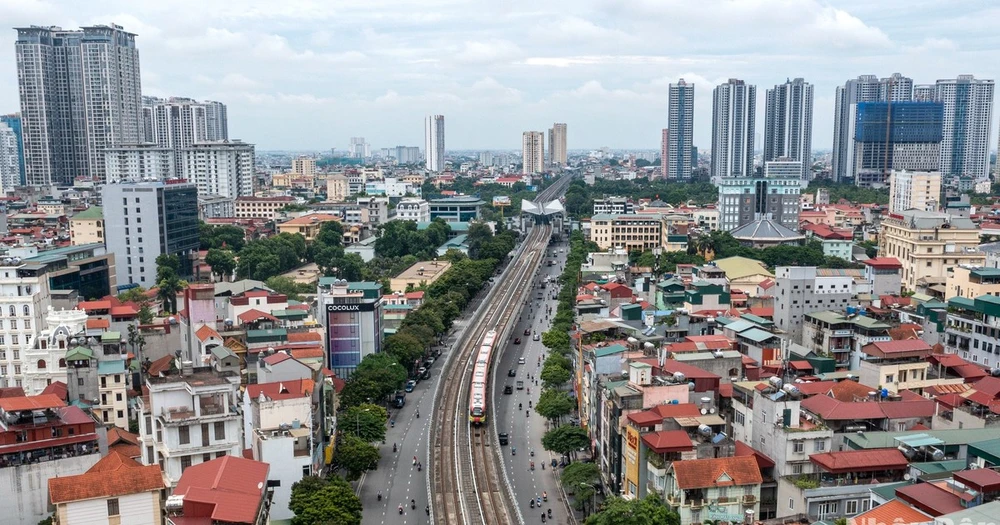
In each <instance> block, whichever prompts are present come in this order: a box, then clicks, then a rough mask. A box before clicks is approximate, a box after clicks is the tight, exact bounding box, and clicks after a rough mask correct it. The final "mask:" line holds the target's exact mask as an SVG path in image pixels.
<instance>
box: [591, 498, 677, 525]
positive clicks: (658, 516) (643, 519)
mask: <svg viewBox="0 0 1000 525" xmlns="http://www.w3.org/2000/svg"><path fill="white" fill-rule="evenodd" d="M648 523H657V524H661V523H662V524H664V525H680V523H681V519H680V516H678V515H677V513H676V512H674V511H672V510H670V507H667V506H666V505H664V503H663V500H662V499H660V498H659V497H657V495H656V494H649V495H647V496H646V497H645V498H643V499H633V500H626V499H623V498H619V497H613V498H611V499H608V500H607V501H605V502H604V504H603V505H601V509H600V511H599V512H598V513H596V514H594V515H592V516H590V517H589V518H587V522H586V525H646V524H648Z"/></svg>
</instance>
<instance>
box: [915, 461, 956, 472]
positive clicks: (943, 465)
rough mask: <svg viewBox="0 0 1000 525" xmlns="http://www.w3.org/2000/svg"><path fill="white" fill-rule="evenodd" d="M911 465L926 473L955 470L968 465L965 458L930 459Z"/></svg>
mask: <svg viewBox="0 0 1000 525" xmlns="http://www.w3.org/2000/svg"><path fill="white" fill-rule="evenodd" d="M910 466H911V467H913V468H915V469H917V470H919V471H920V472H922V473H924V474H941V473H943V472H955V471H958V470H965V467H966V466H968V465H967V463H966V461H965V460H964V459H953V460H950V461H928V462H925V463H910Z"/></svg>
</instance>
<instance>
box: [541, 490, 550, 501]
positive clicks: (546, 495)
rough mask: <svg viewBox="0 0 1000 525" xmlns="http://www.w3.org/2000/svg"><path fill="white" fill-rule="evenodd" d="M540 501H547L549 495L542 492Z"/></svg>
mask: <svg viewBox="0 0 1000 525" xmlns="http://www.w3.org/2000/svg"><path fill="white" fill-rule="evenodd" d="M542 501H549V493H548V492H542Z"/></svg>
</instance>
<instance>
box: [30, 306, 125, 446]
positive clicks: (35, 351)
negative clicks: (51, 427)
mask: <svg viewBox="0 0 1000 525" xmlns="http://www.w3.org/2000/svg"><path fill="white" fill-rule="evenodd" d="M46 309H47V312H46V315H45V325H44V326H40V327H39V328H41V331H40V332H39V334H38V337H37V338H36V339H35V341H34V344H33V345H32V346H31V347H30V348H27V349H25V351H24V357H25V363H24V385H23V386H24V390H25V392H26V393H27V394H28V395H29V396H32V395H37V394H41V393H42V390H45V387H46V386H48V385H49V383H52V382H54V381H62V382H63V383H66V382H67V379H66V360H65V359H64V358H65V356H66V351H67V350H69V349H71V348H72V347H74V346H76V344H75V343H79V344H83V343H82V341H83V339H84V338H85V337H86V330H87V312H84V311H83V310H55V309H53V308H52V306H51V305H46ZM67 384H68V383H67ZM124 428H128V425H127V424H126V425H125V427H124Z"/></svg>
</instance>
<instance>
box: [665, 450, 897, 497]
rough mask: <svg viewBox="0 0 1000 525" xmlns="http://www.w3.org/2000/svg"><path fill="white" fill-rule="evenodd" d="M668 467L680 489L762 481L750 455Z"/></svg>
mask: <svg viewBox="0 0 1000 525" xmlns="http://www.w3.org/2000/svg"><path fill="white" fill-rule="evenodd" d="M897 452H899V451H897ZM900 455H902V454H900ZM670 468H671V469H672V470H673V472H674V478H675V479H676V480H677V487H678V488H680V489H682V490H688V489H700V488H709V487H725V486H732V485H755V484H759V483H761V482H762V481H763V478H762V477H761V475H760V468H759V467H758V466H757V461H756V460H755V459H754V458H752V457H750V456H738V457H728V458H711V459H689V460H685V461H675V462H673V463H672V464H671V465H670Z"/></svg>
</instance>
